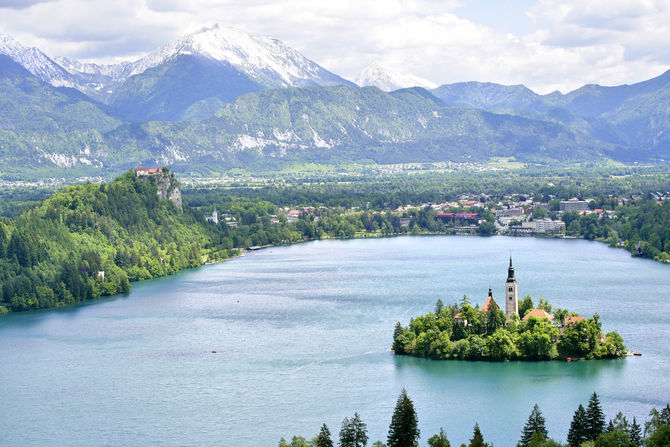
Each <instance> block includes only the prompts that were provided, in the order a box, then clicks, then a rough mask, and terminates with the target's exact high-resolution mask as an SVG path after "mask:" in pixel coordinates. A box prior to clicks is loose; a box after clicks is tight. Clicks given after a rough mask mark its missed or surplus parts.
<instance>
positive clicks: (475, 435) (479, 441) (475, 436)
mask: <svg viewBox="0 0 670 447" xmlns="http://www.w3.org/2000/svg"><path fill="white" fill-rule="evenodd" d="M487 446H488V444H486V443H485V442H484V437H483V436H482V432H481V431H480V430H479V424H477V423H476V422H475V428H474V430H473V431H472V439H471V440H470V444H468V447H487Z"/></svg>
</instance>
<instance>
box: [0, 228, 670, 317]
mask: <svg viewBox="0 0 670 447" xmlns="http://www.w3.org/2000/svg"><path fill="white" fill-rule="evenodd" d="M404 236H419V237H421V236H461V237H492V236H501V237H531V238H537V239H563V240H590V239H584V238H583V237H576V236H575V237H565V236H563V235H561V236H559V235H546V236H542V235H530V234H529V235H510V234H495V235H486V236H485V235H479V234H470V233H464V232H454V233H442V232H421V233H393V234H377V233H374V234H361V235H356V236H352V237H337V236H326V237H321V238H311V239H304V240H302V241H295V242H287V243H281V244H276V245H272V244H271V245H265V246H257V247H256V246H255V247H249V248H235V249H234V250H236V251H237V254H236V255H234V256H231V257H229V258H226V259H220V260H213V261H210V260H208V261H205V262H203V264H202V265H200V266H198V267H191V268H186V269H182V270H179V271H178V272H176V273H174V274H171V275H164V276H154V277H152V278H147V279H143V280H140V281H131V282H130V285H131V288H130V291H129V292H128V293H127V294H118V293H117V294H114V295H101V296H100V297H98V298H96V299H93V300H87V301H84V302H80V303H73V304H68V305H65V306H54V307H48V308H44V309H31V310H23V311H12V310H10V309H7V312H0V317H2V316H5V315H10V314H14V313H20V314H24V313H30V312H42V311H50V310H54V309H66V308H69V307H70V306H82V305H88V304H94V303H96V302H98V301H99V300H102V299H109V298H114V297H120V296H128V295H130V293H132V285H133V284H137V283H140V282H142V281H149V280H153V279H160V278H169V277H173V276H176V275H178V274H180V273H181V272H186V271H189V270H195V269H199V268H202V267H207V266H211V265H216V264H220V263H223V262H227V261H231V260H234V259H238V258H242V257H244V256H246V255H247V254H248V253H253V252H257V251H260V250H266V249H268V248H274V247H282V246H291V245H297V244H303V243H306V242H314V241H323V240H329V239H334V240H353V239H381V238H395V237H404ZM591 241H593V242H599V243H606V241H604V240H598V239H593V240H591ZM608 247H609V248H613V249H621V248H623V249H624V250H625V247H612V246H610V245H609V244H608ZM626 251H627V250H626ZM629 254H630V252H629ZM630 257H631V258H641V259H648V260H650V261H653V262H658V263H659V264H668V263H665V262H661V261H656V260H655V259H651V258H645V257H643V256H634V255H632V254H630Z"/></svg>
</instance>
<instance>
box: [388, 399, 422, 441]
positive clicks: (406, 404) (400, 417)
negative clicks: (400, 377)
mask: <svg viewBox="0 0 670 447" xmlns="http://www.w3.org/2000/svg"><path fill="white" fill-rule="evenodd" d="M418 425H419V421H418V419H417V417H416V411H414V404H413V403H412V400H411V399H410V398H409V397H407V392H406V391H405V389H404V388H403V389H402V391H401V392H400V396H398V401H397V402H396V405H395V410H393V416H392V417H391V425H390V426H389V434H388V440H387V442H386V444H387V446H388V447H414V446H417V445H418V444H419V436H420V432H419V428H418Z"/></svg>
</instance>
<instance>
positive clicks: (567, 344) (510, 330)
mask: <svg viewBox="0 0 670 447" xmlns="http://www.w3.org/2000/svg"><path fill="white" fill-rule="evenodd" d="M490 303H491V304H490V306H488V308H487V309H483V308H482V309H479V308H477V307H473V306H472V305H471V304H470V302H469V299H468V298H467V296H464V297H463V300H462V301H461V303H460V305H457V304H454V305H451V306H443V305H442V301H441V300H438V302H437V303H436V306H435V310H434V312H431V313H429V314H426V315H422V316H419V317H416V318H413V319H412V320H411V321H410V323H409V325H408V326H407V327H403V326H402V325H401V324H400V323H399V322H398V323H397V324H396V326H395V330H394V333H393V345H392V349H393V351H394V352H395V354H397V355H411V356H416V357H424V358H430V359H437V360H488V361H497V362H504V361H510V360H525V361H537V360H557V359H566V358H584V359H604V358H616V357H621V356H624V355H626V352H627V351H626V346H625V345H624V344H623V339H622V337H621V336H620V335H619V334H618V333H617V332H609V333H607V334H605V335H603V334H602V330H601V329H602V323H601V321H600V318H599V316H598V315H594V316H593V318H585V319H580V320H579V321H575V322H571V323H566V321H568V317H577V314H574V313H570V312H568V311H567V310H565V309H559V308H556V309H553V308H552V306H551V304H549V303H548V302H546V301H545V300H543V299H540V303H539V306H538V309H542V310H544V311H545V312H547V313H549V312H553V313H554V316H555V318H554V321H553V322H552V321H550V320H549V319H547V318H541V317H537V316H534V315H532V316H530V317H529V318H528V319H525V320H522V319H520V318H519V315H516V314H514V315H513V317H512V319H511V321H506V320H507V319H506V316H505V313H504V312H503V311H502V310H500V309H499V308H498V306H497V305H496V303H495V301H491V302H490ZM534 308H535V307H534V305H533V301H532V298H531V297H530V296H526V297H525V298H524V299H523V300H522V301H521V303H520V305H519V313H520V314H521V315H526V314H528V313H529V312H530V311H531V310H532V309H534ZM554 322H555V323H556V324H554Z"/></svg>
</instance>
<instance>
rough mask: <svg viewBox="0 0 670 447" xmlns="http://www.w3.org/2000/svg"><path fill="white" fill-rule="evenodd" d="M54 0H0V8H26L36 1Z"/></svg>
mask: <svg viewBox="0 0 670 447" xmlns="http://www.w3.org/2000/svg"><path fill="white" fill-rule="evenodd" d="M52 1H55V0H0V9H3V8H9V9H26V8H30V7H31V6H33V5H36V4H38V3H47V2H52Z"/></svg>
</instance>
